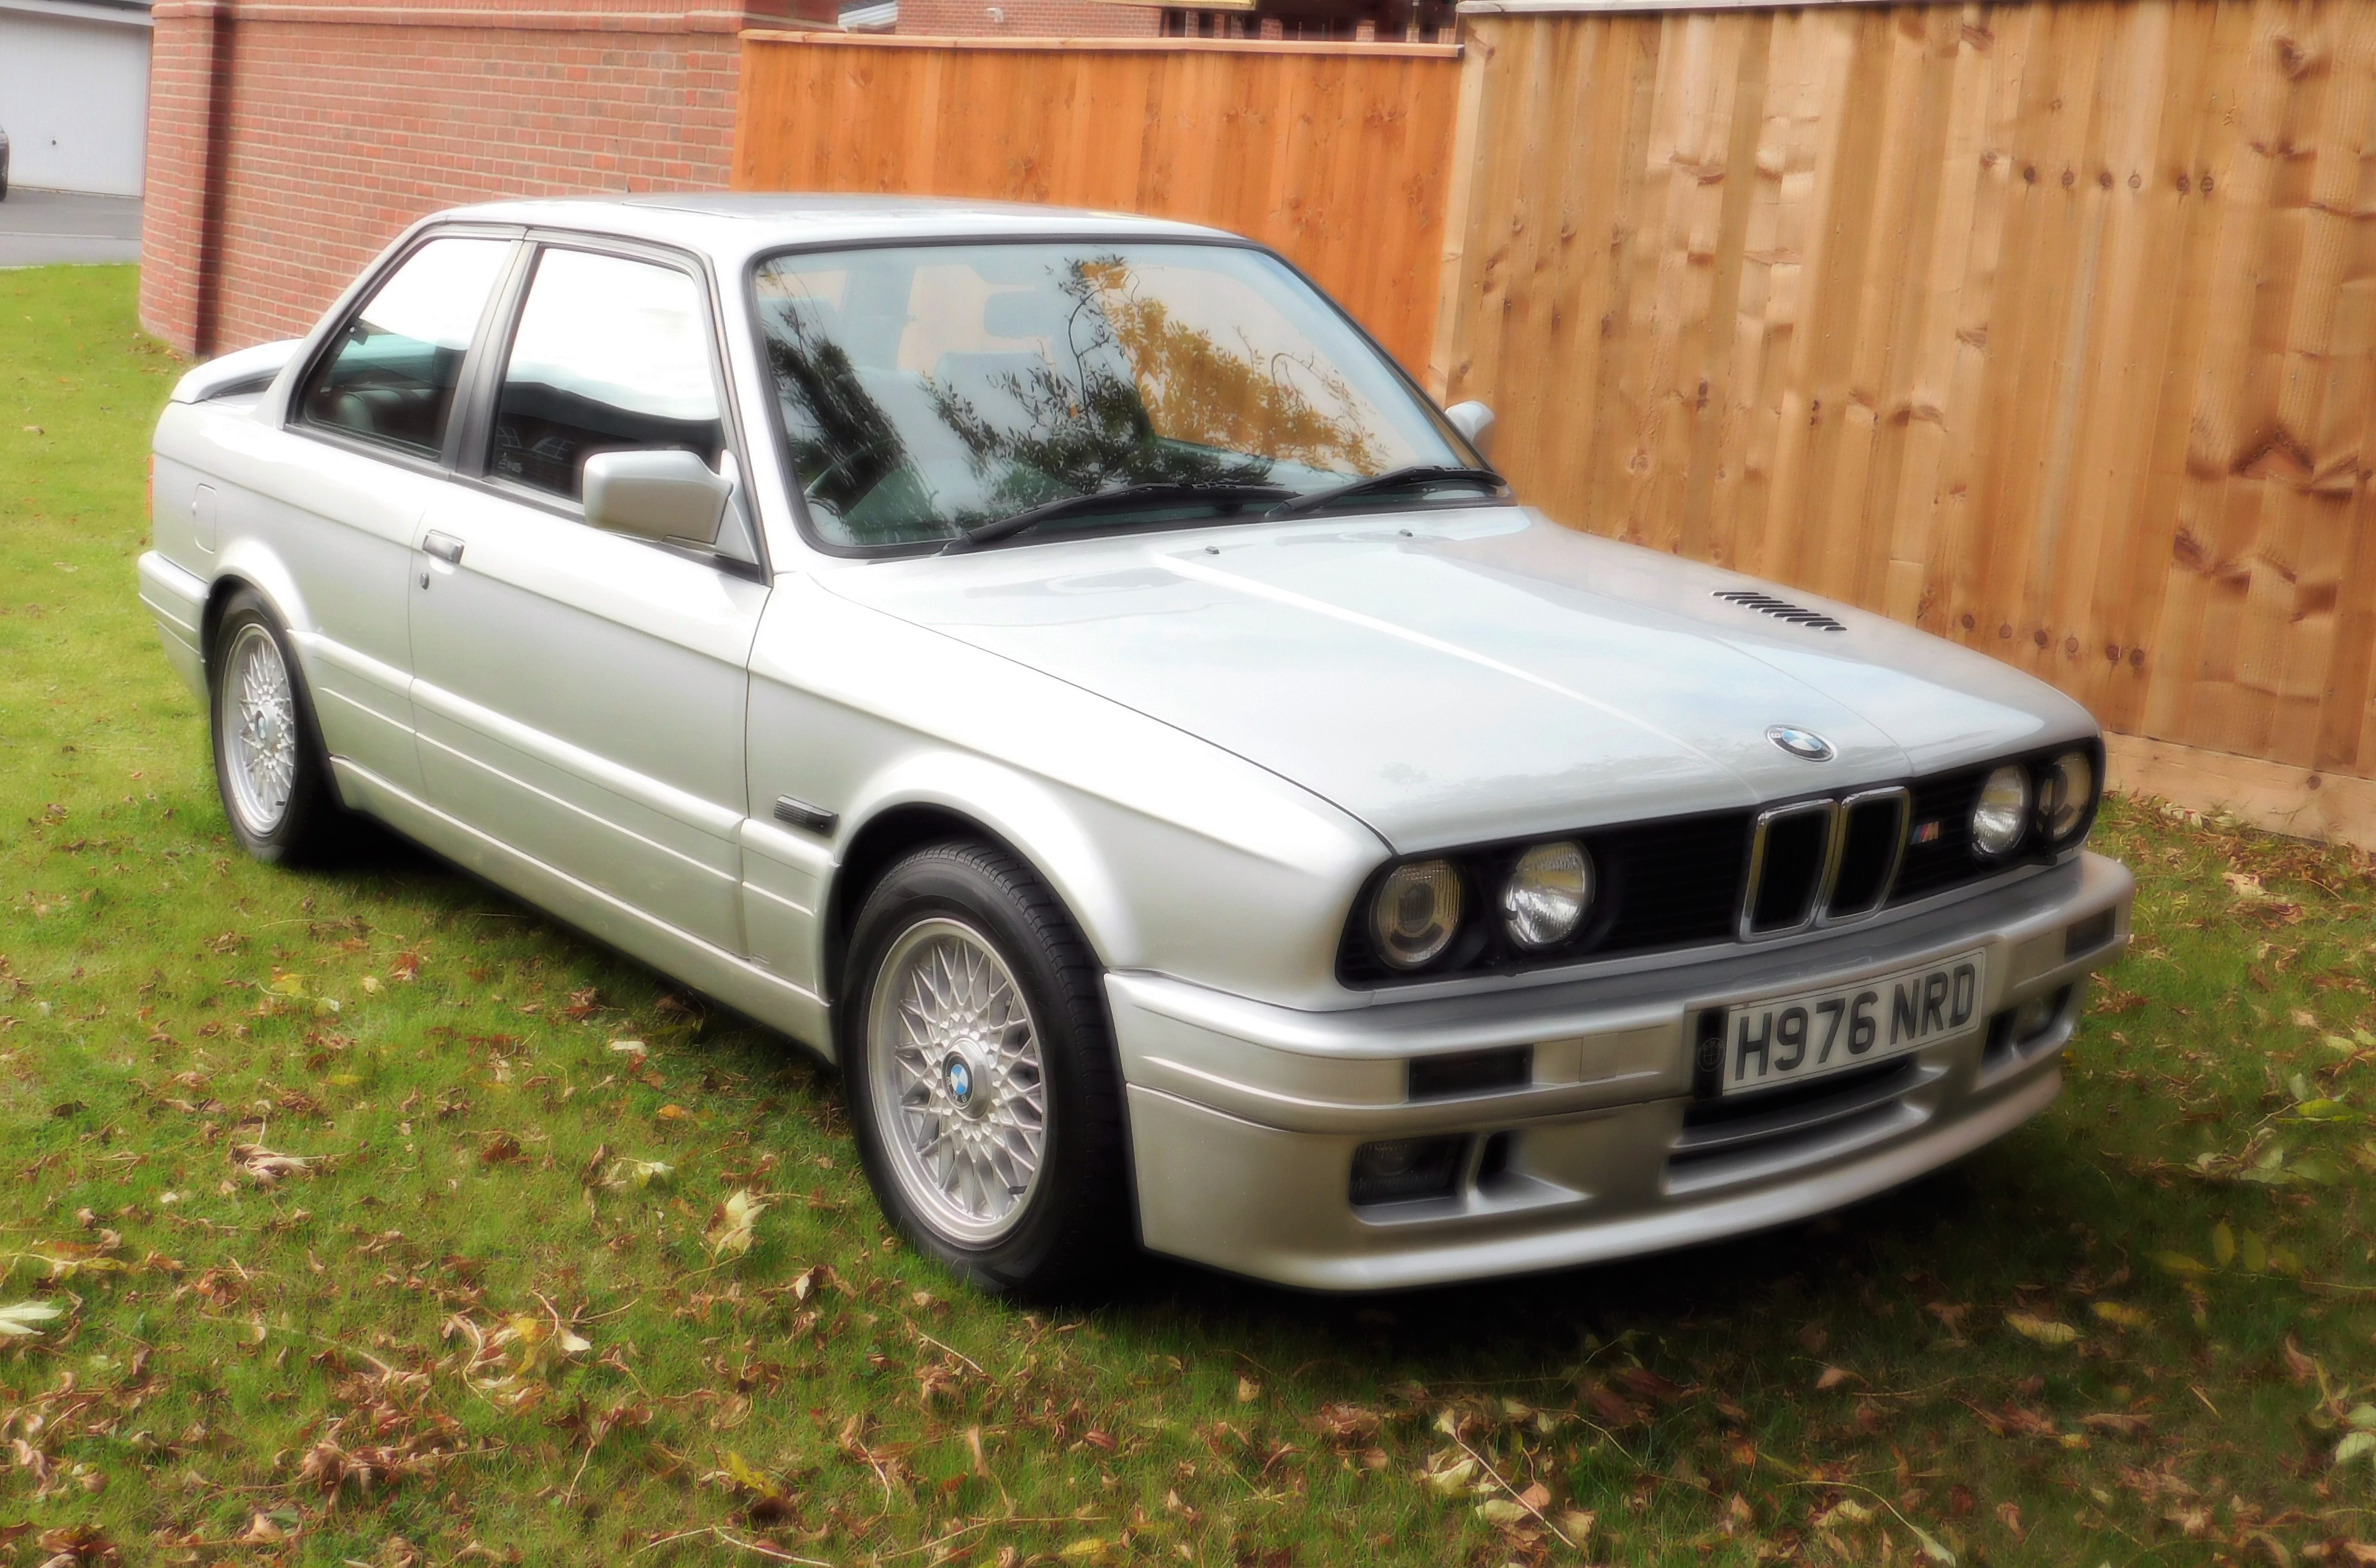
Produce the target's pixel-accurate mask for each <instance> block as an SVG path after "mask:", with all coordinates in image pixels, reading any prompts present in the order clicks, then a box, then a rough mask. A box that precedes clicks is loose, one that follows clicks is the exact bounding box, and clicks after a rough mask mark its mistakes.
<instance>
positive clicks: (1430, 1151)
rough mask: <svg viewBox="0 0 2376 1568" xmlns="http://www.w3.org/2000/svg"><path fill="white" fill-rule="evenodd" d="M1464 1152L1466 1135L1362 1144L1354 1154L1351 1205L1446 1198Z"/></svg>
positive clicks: (1465, 1152)
mask: <svg viewBox="0 0 2376 1568" xmlns="http://www.w3.org/2000/svg"><path fill="white" fill-rule="evenodd" d="M1467 1153H1468V1139H1467V1137H1466V1136H1465V1135H1464V1136H1454V1137H1448V1138H1389V1139H1387V1140H1386V1141H1385V1142H1384V1143H1376V1144H1363V1145H1362V1146H1360V1148H1357V1149H1355V1150H1354V1151H1353V1182H1352V1188H1351V1193H1352V1199H1353V1204H1354V1206H1355V1207H1360V1206H1364V1205H1367V1204H1391V1203H1408V1202H1409V1201H1410V1200H1411V1199H1413V1198H1441V1197H1449V1196H1450V1195H1451V1194H1452V1189H1453V1187H1454V1185H1455V1183H1456V1182H1458V1181H1459V1180H1460V1162H1461V1160H1462V1159H1463V1158H1465V1157H1466V1156H1467Z"/></svg>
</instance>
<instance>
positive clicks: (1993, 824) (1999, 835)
mask: <svg viewBox="0 0 2376 1568" xmlns="http://www.w3.org/2000/svg"><path fill="white" fill-rule="evenodd" d="M2029 801H2030V790H2029V770H2028V769H2026V768H2024V767H2017V766H2014V765H2012V764H2010V763H2008V764H2006V765H2005V766H2002V767H2000V768H1998V769H1997V770H1996V771H1995V772H1993V773H1991V774H1990V775H1989V777H1988V782H1986V783H1985V784H1982V785H1981V786H1980V798H1979V801H1978V803H1977V804H1976V805H1974V806H1973V807H1972V849H1973V851H1974V852H1975V853H1977V854H1978V855H1979V856H1980V857H1981V858H1982V859H1984V860H1991V861H2001V860H2002V859H2004V857H2006V856H2007V855H2010V854H2012V853H2013V852H2014V850H2015V849H2020V848H2021V840H2022V837H2023V836H2024V835H2025V834H2026V833H2027V832H2028V831H2029Z"/></svg>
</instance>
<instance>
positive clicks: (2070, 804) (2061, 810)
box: [2037, 752, 2096, 845]
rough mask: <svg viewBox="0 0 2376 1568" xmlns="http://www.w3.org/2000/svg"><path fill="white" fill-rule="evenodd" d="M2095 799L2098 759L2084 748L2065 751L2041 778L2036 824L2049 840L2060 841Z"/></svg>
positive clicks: (2083, 817)
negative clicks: (2076, 750) (2084, 750)
mask: <svg viewBox="0 0 2376 1568" xmlns="http://www.w3.org/2000/svg"><path fill="white" fill-rule="evenodd" d="M2095 803H2096V761H2095V759H2094V758H2093V757H2091V756H2089V755H2088V754H2086V753H2085V752H2064V753H2063V754H2061V756H2059V757H2056V758H2055V759H2054V760H2053V761H2052V762H2051V763H2049V764H2048V765H2047V767H2046V771H2045V772H2044V773H2043V774H2042V775H2041V776H2040V777H2039V778H2038V789H2037V826H2038V827H2039V828H2040V829H2041V830H2042V831H2043V832H2044V833H2045V835H2046V837H2047V841H2048V842H2049V843H2051V844H2055V845H2060V844H2061V843H2063V842H2064V841H2065V840H2067V839H2068V838H2070V837H2071V836H2072V835H2073V834H2074V833H2076V832H2078V831H2079V825H2080V824H2081V823H2083V822H2085V821H2086V820H2087V808H2088V807H2089V806H2092V805H2094V804H2095Z"/></svg>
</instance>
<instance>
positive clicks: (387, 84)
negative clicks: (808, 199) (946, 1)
mask: <svg viewBox="0 0 2376 1568" xmlns="http://www.w3.org/2000/svg"><path fill="white" fill-rule="evenodd" d="M832 15H833V8H832V3H831V0H744V3H743V4H742V5H741V6H736V7H735V8H732V9H695V7H694V6H691V5H685V4H669V3H667V0H470V3H469V4H467V5H465V4H462V3H460V0H394V3H387V4H379V5H351V4H349V5H293V4H279V3H270V0H160V4H159V5H158V6H156V9H155V17H156V39H155V44H154V49H153V53H152V55H151V62H152V64H151V67H150V69H151V81H150V90H149V111H148V167H149V180H148V205H147V215H146V219H145V222H144V228H143V232H142V235H141V246H142V255H143V266H142V269H141V281H140V315H141V320H142V322H143V324H144V325H146V326H147V327H148V328H149V330H151V331H153V332H155V333H157V334H158V335H159V336H160V337H162V338H164V339H166V340H167V341H169V342H171V343H172V344H173V345H174V346H175V347H177V348H180V349H183V350H185V351H193V352H199V353H214V352H220V351H221V350H227V349H234V348H239V347H242V346H244V345H245V344H248V343H256V342H262V341H265V340H267V339H273V338H285V337H291V336H293V335H295V334H297V333H300V332H303V330H305V329H306V328H307V327H310V326H311V325H312V324H313V322H314V320H315V317H317V316H318V315H320V314H321V312H322V310H323V307H324V306H325V305H327V303H329V302H330V301H331V300H332V299H334V298H335V297H336V296H337V295H338V293H339V291H340V290H341V289H343V288H344V287H345V286H346V285H347V283H348V282H349V281H350V279H352V278H353V277H354V275H355V273H356V271H357V270H358V269H359V268H360V267H362V264H363V263H364V262H365V261H366V260H368V259H369V258H370V257H371V256H372V255H374V254H375V253H377V252H378V250H379V249H380V248H381V247H382V246H383V245H385V244H386V243H387V242H388V240H389V239H390V238H392V237H393V236H394V235H395V234H396V233H397V232H398V231H400V230H401V229H403V227H404V226H405V225H406V224H408V223H410V222H411V221H412V220H414V219H416V218H418V217H420V216H421V215H422V214H423V213H426V212H431V211H434V210H436V209H437V208H443V207H451V206H454V205H456V204H457V203H461V202H468V201H475V200H480V199H483V198H485V197H489V196H557V195H568V194H577V193H584V192H589V191H609V192H624V191H650V190H671V189H675V190H683V189H719V188H723V187H724V186H725V184H727V176H728V169H729V160H730V158H731V152H732V149H733V141H734V95H735V82H736V76H737V71H738V66H739V59H738V55H739V50H740V42H739V39H738V37H737V34H738V33H739V31H740V30H741V29H743V28H744V27H746V26H748V27H763V26H781V25H783V24H784V23H786V22H793V23H808V24H814V22H816V21H819V20H826V19H829V18H831V17H832Z"/></svg>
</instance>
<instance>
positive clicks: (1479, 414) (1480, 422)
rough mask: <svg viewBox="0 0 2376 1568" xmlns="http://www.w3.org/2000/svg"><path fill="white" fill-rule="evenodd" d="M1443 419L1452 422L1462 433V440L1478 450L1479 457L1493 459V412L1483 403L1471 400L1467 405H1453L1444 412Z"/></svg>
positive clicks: (1454, 427) (1453, 426)
mask: <svg viewBox="0 0 2376 1568" xmlns="http://www.w3.org/2000/svg"><path fill="white" fill-rule="evenodd" d="M1443 417H1444V418H1445V419H1448V420H1450V421H1451V422H1452V428H1453V429H1455V430H1456V431H1458V432H1459V433H1460V435H1461V439H1463V440H1465V441H1467V443H1468V445H1471V446H1474V447H1476V448H1477V455H1478V456H1479V457H1484V458H1487V459H1489V460H1490V459H1491V457H1492V456H1493V410H1491V409H1489V408H1487V407H1486V406H1485V405H1484V404H1482V403H1479V402H1476V401H1474V400H1471V401H1469V402H1466V403H1455V404H1453V405H1452V407H1450V408H1448V409H1446V410H1443Z"/></svg>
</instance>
